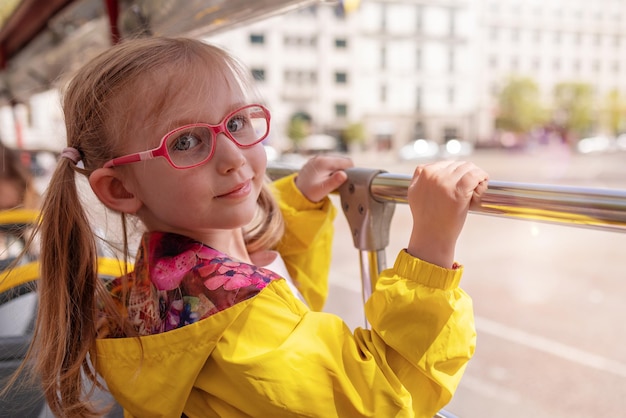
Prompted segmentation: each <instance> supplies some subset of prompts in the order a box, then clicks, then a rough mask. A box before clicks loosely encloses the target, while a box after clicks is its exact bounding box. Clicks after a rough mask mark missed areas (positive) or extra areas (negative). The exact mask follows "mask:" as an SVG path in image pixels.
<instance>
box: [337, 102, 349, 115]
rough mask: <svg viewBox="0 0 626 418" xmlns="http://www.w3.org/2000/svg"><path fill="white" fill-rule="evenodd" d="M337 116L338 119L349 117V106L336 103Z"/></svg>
mask: <svg viewBox="0 0 626 418" xmlns="http://www.w3.org/2000/svg"><path fill="white" fill-rule="evenodd" d="M335 116H336V117H338V118H345V117H346V116H348V105H347V104H345V103H335Z"/></svg>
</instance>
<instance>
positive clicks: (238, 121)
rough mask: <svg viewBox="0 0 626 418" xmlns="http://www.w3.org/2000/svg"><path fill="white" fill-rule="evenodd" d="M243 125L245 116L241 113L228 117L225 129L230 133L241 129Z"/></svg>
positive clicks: (244, 124)
mask: <svg viewBox="0 0 626 418" xmlns="http://www.w3.org/2000/svg"><path fill="white" fill-rule="evenodd" d="M245 126H246V118H245V117H244V116H243V115H236V116H233V117H232V118H230V119H228V122H227V123H226V129H228V132H230V133H231V134H232V133H236V132H238V131H240V130H242V129H243V128H244V127H245Z"/></svg>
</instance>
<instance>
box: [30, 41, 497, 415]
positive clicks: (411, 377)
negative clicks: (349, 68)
mask: <svg viewBox="0 0 626 418" xmlns="http://www.w3.org/2000/svg"><path fill="white" fill-rule="evenodd" d="M248 73H249V71H248V70H246V69H245V68H244V67H243V66H241V65H240V64H238V62H237V60H236V59H235V58H233V57H232V56H231V55H229V54H228V53H226V52H225V51H224V50H222V49H220V48H217V47H215V46H211V45H208V44H206V43H203V42H201V41H198V40H191V39H184V38H176V39H172V38H149V39H136V40H128V41H125V42H122V43H121V44H119V45H117V46H114V47H112V48H111V49H109V50H107V51H105V52H103V53H102V54H101V55H99V56H98V57H96V58H95V59H93V60H92V61H91V62H90V63H88V64H87V65H86V66H84V67H83V68H82V69H81V70H79V72H78V73H77V74H76V75H75V76H74V77H73V79H72V81H71V83H70V84H69V86H68V88H67V90H66V92H65V95H64V113H65V118H66V120H65V123H66V128H67V143H68V144H67V148H65V149H64V150H63V152H62V157H63V158H61V160H60V162H59V165H58V167H57V169H56V171H55V173H54V174H53V177H52V179H51V182H50V185H49V188H48V192H47V194H46V198H45V201H44V204H43V212H42V225H41V234H42V253H41V266H42V270H41V279H40V282H41V283H40V284H39V293H40V305H39V313H38V318H37V324H36V330H35V335H34V339H33V346H32V350H31V354H30V357H29V359H28V360H27V362H33V363H34V371H35V373H36V375H37V376H38V378H39V379H40V380H41V382H42V384H43V389H44V392H45V396H46V399H47V401H48V403H49V405H50V407H51V410H52V411H53V412H54V413H55V414H56V415H58V416H64V417H70V416H71V417H74V416H91V415H93V414H97V413H98V411H97V410H95V409H94V405H92V404H91V403H90V402H89V399H88V396H87V395H88V394H85V393H84V391H85V389H84V388H85V383H89V381H91V382H92V383H94V382H96V381H100V380H99V379H100V378H102V379H104V382H105V383H106V385H107V387H108V389H109V390H110V391H111V393H112V395H113V396H114V397H115V399H116V400H117V401H118V402H119V403H120V404H121V405H122V406H123V408H124V409H125V411H126V414H127V416H135V417H157V416H162V417H179V416H185V417H294V416H307V417H324V418H329V417H351V418H352V417H391V416H394V417H401V416H402V417H430V416H433V415H434V414H435V413H436V412H437V411H438V410H439V409H440V408H441V407H443V406H444V405H445V404H446V403H447V402H448V401H449V400H450V399H451V396H452V394H453V393H454V391H455V389H456V386H457V384H458V382H459V380H460V378H461V376H462V374H463V371H464V369H465V365H466V363H467V361H468V360H469V358H470V357H471V356H472V354H473V351H474V344H475V329H474V324H473V312H472V305H471V300H470V298H469V296H468V295H466V294H465V293H464V292H463V291H462V290H461V289H460V288H459V281H460V278H461V275H462V271H463V268H462V267H461V266H460V265H458V264H456V263H455V262H454V248H455V245H456V240H457V238H458V236H459V234H460V232H461V229H462V226H463V224H464V221H465V217H466V215H467V212H468V209H469V207H470V204H471V203H472V202H474V203H475V202H477V201H478V200H479V198H480V195H481V194H482V193H483V192H484V191H485V190H486V181H487V175H486V173H484V172H483V171H482V170H481V169H479V168H477V167H476V166H474V165H473V164H471V163H464V162H439V163H434V164H430V165H425V166H421V167H419V168H417V169H416V171H415V176H414V178H413V181H412V184H411V186H410V187H409V192H408V193H409V204H410V207H411V211H412V214H413V217H414V221H413V226H412V234H411V236H410V240H409V243H408V246H407V248H406V249H405V250H402V251H401V252H400V254H399V255H398V257H397V259H396V262H395V264H394V266H393V267H392V268H390V269H388V270H386V271H384V272H383V273H382V274H381V276H380V278H379V279H378V284H377V288H376V290H375V291H374V292H373V294H372V296H371V298H370V299H369V301H368V302H367V303H366V306H365V310H366V314H367V319H368V321H369V323H370V324H371V330H366V329H357V330H355V331H354V332H351V331H350V330H349V329H348V327H347V326H346V325H345V323H344V322H343V321H342V320H341V319H340V318H339V317H337V316H335V315H331V314H328V313H323V312H319V309H320V308H321V307H322V305H323V302H324V298H325V296H326V292H327V280H328V277H327V276H328V268H327V266H328V263H329V259H330V247H331V238H332V217H333V216H334V213H335V210H334V208H332V205H331V203H330V200H329V199H328V197H327V195H328V193H329V192H330V191H332V190H334V189H335V188H336V187H338V186H339V185H340V184H341V183H342V182H344V181H345V179H346V174H345V172H344V171H343V170H345V169H347V168H349V167H351V165H352V162H351V161H350V160H349V159H346V158H341V157H317V158H313V159H312V160H309V162H307V163H306V164H305V166H304V167H303V168H302V170H301V171H300V172H299V173H298V174H297V175H293V176H289V177H287V178H284V179H281V180H280V181H278V182H276V183H275V184H274V185H273V186H270V185H269V184H268V183H267V182H266V180H265V179H266V177H265V169H266V155H265V152H264V149H263V147H262V141H263V140H264V139H265V138H267V136H268V132H269V127H270V112H269V110H268V109H266V107H265V106H264V105H263V104H262V103H261V102H260V101H259V98H258V97H256V96H255V94H254V89H252V87H251V81H249V78H248ZM76 172H79V173H82V174H85V175H86V176H87V177H88V180H89V184H90V186H91V189H92V190H93V192H94V194H95V195H96V196H97V198H98V199H99V200H100V202H102V203H103V204H104V205H105V206H106V207H107V208H108V209H110V210H113V211H115V212H118V213H120V214H121V216H122V218H123V219H125V218H128V217H131V216H132V217H136V218H138V219H139V220H140V221H141V224H142V225H143V226H144V227H145V233H144V234H143V236H142V237H141V240H140V243H139V250H138V252H137V253H136V257H135V264H134V269H133V271H132V272H128V273H127V274H124V275H123V276H121V277H119V278H117V279H115V280H112V281H110V282H106V283H105V282H103V281H102V280H101V279H99V278H98V274H97V268H96V265H97V262H96V257H97V255H96V244H95V240H96V238H95V236H94V233H93V231H92V228H91V226H90V224H89V220H88V217H87V216H86V214H85V209H84V208H83V207H82V206H81V199H80V195H79V192H78V189H77V186H76V182H75V173H76ZM270 187H273V188H274V191H273V192H270ZM272 193H273V194H272ZM274 196H277V198H275V197H274ZM278 208H280V210H279V209H278ZM281 214H282V216H283V217H284V220H281V219H282V218H281ZM283 223H284V232H283ZM272 250H276V253H272V252H270V253H268V251H272ZM127 251H128V249H127ZM276 254H278V263H277V264H273V265H272V266H276V265H280V264H281V262H284V265H285V266H286V268H285V269H282V271H281V269H280V268H275V269H274V267H272V266H265V267H264V265H266V264H267V262H272V261H276V258H277V257H276ZM255 260H256V263H255ZM273 269H274V270H273ZM287 279H291V281H292V283H293V285H294V289H296V291H297V292H299V293H300V294H301V296H302V300H303V301H305V302H307V303H303V302H302V301H301V300H299V299H298V297H297V295H296V294H294V291H292V290H291V289H290V287H289V284H288V281H287ZM307 305H308V306H307Z"/></svg>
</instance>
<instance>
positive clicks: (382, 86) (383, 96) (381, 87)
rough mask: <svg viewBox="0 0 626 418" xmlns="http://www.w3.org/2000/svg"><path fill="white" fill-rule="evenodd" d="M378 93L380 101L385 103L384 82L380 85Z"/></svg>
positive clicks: (385, 90) (385, 91) (385, 88)
mask: <svg viewBox="0 0 626 418" xmlns="http://www.w3.org/2000/svg"><path fill="white" fill-rule="evenodd" d="M379 93H380V102H381V103H387V86H386V85H384V84H383V85H381V86H380V92H379Z"/></svg>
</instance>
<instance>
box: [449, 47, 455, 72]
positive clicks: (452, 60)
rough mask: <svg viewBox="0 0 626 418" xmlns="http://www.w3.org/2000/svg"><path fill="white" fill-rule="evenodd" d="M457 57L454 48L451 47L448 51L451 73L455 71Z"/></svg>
mask: <svg viewBox="0 0 626 418" xmlns="http://www.w3.org/2000/svg"><path fill="white" fill-rule="evenodd" d="M455 57H456V54H455V53H454V48H450V51H448V71H449V72H450V73H453V72H454V71H455Z"/></svg>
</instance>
